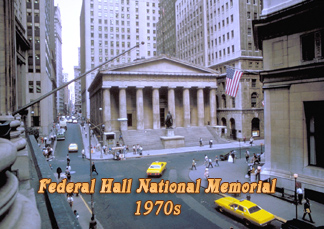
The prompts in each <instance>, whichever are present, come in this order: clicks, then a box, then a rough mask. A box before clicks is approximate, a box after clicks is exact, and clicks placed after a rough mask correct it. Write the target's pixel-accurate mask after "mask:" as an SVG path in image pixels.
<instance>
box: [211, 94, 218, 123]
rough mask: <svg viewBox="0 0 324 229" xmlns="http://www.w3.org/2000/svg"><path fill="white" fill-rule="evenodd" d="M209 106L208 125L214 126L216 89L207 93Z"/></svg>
mask: <svg viewBox="0 0 324 229" xmlns="http://www.w3.org/2000/svg"><path fill="white" fill-rule="evenodd" d="M209 104H210V105H209V106H210V125H211V126H216V114H217V107H216V88H210V91H209Z"/></svg>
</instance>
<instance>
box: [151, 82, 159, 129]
mask: <svg viewBox="0 0 324 229" xmlns="http://www.w3.org/2000/svg"><path fill="white" fill-rule="evenodd" d="M159 88H160V87H153V92H152V105H153V129H160V128H161V123H160V91H159Z"/></svg>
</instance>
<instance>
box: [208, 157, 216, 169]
mask: <svg viewBox="0 0 324 229" xmlns="http://www.w3.org/2000/svg"><path fill="white" fill-rule="evenodd" d="M212 162H213V161H212V159H211V158H209V159H208V166H207V168H209V166H211V167H212V168H214V167H213V164H212Z"/></svg>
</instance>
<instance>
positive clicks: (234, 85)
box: [225, 68, 243, 97]
mask: <svg viewBox="0 0 324 229" xmlns="http://www.w3.org/2000/svg"><path fill="white" fill-rule="evenodd" d="M242 75H243V72H242V71H238V70H234V69H232V68H227V69H226V89H225V93H226V94H228V95H230V96H232V97H236V94H237V89H238V87H239V82H240V79H241V77H242Z"/></svg>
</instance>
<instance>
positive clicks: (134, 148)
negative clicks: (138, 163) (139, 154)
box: [133, 145, 136, 154]
mask: <svg viewBox="0 0 324 229" xmlns="http://www.w3.org/2000/svg"><path fill="white" fill-rule="evenodd" d="M133 154H136V147H135V145H133Z"/></svg>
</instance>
